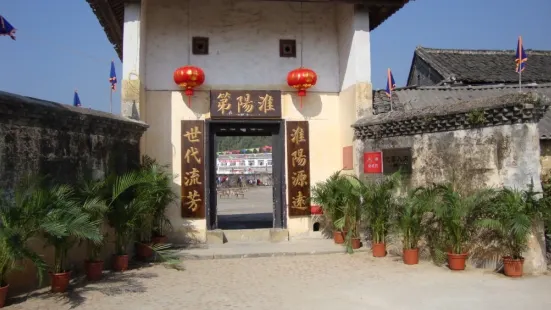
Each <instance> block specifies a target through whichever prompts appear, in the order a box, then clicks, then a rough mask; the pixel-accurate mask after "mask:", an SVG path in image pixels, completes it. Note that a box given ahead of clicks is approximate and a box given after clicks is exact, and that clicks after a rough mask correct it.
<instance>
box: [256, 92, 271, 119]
mask: <svg viewBox="0 0 551 310" xmlns="http://www.w3.org/2000/svg"><path fill="white" fill-rule="evenodd" d="M258 110H260V112H264V114H266V113H268V112H270V111H275V107H274V97H272V96H270V95H268V94H266V95H265V96H264V97H263V96H260V101H259V102H258Z"/></svg>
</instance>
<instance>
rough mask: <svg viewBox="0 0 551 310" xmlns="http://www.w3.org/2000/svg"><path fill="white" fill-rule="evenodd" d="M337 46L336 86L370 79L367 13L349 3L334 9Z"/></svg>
mask: <svg viewBox="0 0 551 310" xmlns="http://www.w3.org/2000/svg"><path fill="white" fill-rule="evenodd" d="M336 18H337V30H338V32H337V33H338V47H339V71H340V79H339V83H340V84H339V87H340V88H339V90H345V89H346V88H348V87H350V86H352V85H356V84H357V83H371V44H370V32H369V14H368V12H367V11H362V10H358V9H355V8H354V6H353V5H350V4H339V5H337V9H336Z"/></svg>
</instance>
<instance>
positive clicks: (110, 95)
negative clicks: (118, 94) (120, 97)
mask: <svg viewBox="0 0 551 310" xmlns="http://www.w3.org/2000/svg"><path fill="white" fill-rule="evenodd" d="M109 106H110V111H111V114H113V90H112V89H110V90H109Z"/></svg>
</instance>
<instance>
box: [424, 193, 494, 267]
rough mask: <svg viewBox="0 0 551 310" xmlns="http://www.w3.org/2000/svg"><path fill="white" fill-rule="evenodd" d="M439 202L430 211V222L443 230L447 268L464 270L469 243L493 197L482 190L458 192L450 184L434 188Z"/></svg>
mask: <svg viewBox="0 0 551 310" xmlns="http://www.w3.org/2000/svg"><path fill="white" fill-rule="evenodd" d="M436 190H437V191H438V196H439V197H438V199H437V200H436V202H435V203H434V205H433V208H432V210H431V213H432V216H433V219H432V220H433V221H437V222H438V223H439V225H441V228H442V232H443V234H442V236H443V237H444V238H445V241H446V245H447V250H448V251H447V258H448V267H449V268H450V269H451V270H464V269H465V263H466V261H467V256H468V247H469V242H470V241H471V239H472V236H473V235H474V234H475V233H476V231H477V221H478V220H479V215H480V214H481V213H483V212H485V207H486V206H487V205H488V204H489V203H490V201H491V199H492V198H493V195H494V191H493V190H491V189H483V190H477V191H474V192H473V193H472V194H470V195H469V194H464V193H460V192H459V191H458V190H456V187H455V185H454V184H453V183H447V184H443V185H440V186H437V187H436Z"/></svg>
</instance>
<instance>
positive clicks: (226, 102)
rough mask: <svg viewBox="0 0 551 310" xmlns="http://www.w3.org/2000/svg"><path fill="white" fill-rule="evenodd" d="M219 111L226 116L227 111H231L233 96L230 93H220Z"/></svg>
mask: <svg viewBox="0 0 551 310" xmlns="http://www.w3.org/2000/svg"><path fill="white" fill-rule="evenodd" d="M216 99H218V111H219V112H220V113H222V114H225V113H226V111H229V110H230V109H231V102H230V100H231V94H230V93H228V92H225V93H220V94H219V95H218V97H216Z"/></svg>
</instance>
